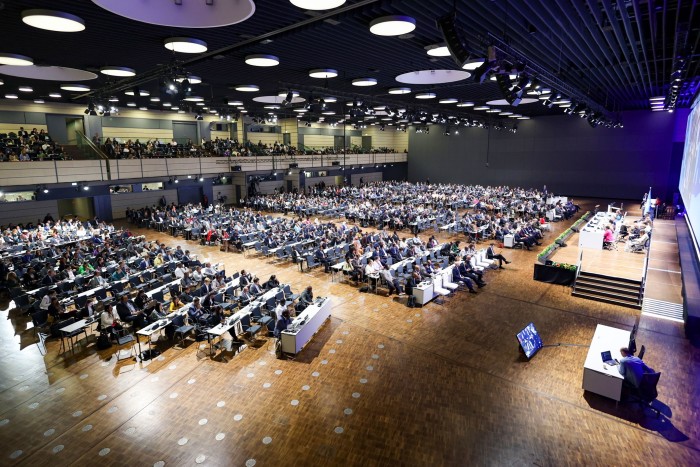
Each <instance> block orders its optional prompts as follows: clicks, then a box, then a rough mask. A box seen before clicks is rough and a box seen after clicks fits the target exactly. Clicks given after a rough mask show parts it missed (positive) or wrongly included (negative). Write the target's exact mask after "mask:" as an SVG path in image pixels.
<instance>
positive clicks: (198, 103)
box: [195, 102, 204, 105]
mask: <svg viewBox="0 0 700 467" xmlns="http://www.w3.org/2000/svg"><path fill="white" fill-rule="evenodd" d="M195 105H204V102H197V103H196V104H195Z"/></svg>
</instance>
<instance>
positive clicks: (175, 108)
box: [170, 106, 180, 110]
mask: <svg viewBox="0 0 700 467" xmlns="http://www.w3.org/2000/svg"><path fill="white" fill-rule="evenodd" d="M170 110H180V107H177V106H173V107H170Z"/></svg>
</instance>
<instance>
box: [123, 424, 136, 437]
mask: <svg viewBox="0 0 700 467" xmlns="http://www.w3.org/2000/svg"><path fill="white" fill-rule="evenodd" d="M124 433H126V434H127V435H129V436H133V435H134V434H135V433H136V427H133V426H130V427H129V428H127V429H126V430H125V431H124Z"/></svg>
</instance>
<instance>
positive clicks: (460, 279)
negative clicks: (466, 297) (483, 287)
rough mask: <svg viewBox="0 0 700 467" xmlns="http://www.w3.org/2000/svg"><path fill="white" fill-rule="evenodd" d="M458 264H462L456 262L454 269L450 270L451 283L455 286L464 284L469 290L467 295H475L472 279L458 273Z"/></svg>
mask: <svg viewBox="0 0 700 467" xmlns="http://www.w3.org/2000/svg"><path fill="white" fill-rule="evenodd" d="M460 263H462V262H461V261H457V262H456V263H455V265H454V267H453V268H452V282H454V283H455V284H460V283H461V284H464V285H466V286H467V288H468V289H469V293H476V290H474V283H473V282H472V279H471V278H469V277H468V276H463V275H462V273H461V271H460V266H461V264H460Z"/></svg>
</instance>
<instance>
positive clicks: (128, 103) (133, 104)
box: [126, 102, 136, 107]
mask: <svg viewBox="0 0 700 467" xmlns="http://www.w3.org/2000/svg"><path fill="white" fill-rule="evenodd" d="M126 106H127V107H136V102H127V103H126Z"/></svg>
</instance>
